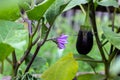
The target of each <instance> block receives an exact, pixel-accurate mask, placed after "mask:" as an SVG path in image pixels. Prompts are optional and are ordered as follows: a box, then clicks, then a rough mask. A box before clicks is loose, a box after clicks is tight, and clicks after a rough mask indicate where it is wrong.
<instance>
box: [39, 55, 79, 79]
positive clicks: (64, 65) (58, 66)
mask: <svg viewBox="0 0 120 80" xmlns="http://www.w3.org/2000/svg"><path fill="white" fill-rule="evenodd" d="M77 70H78V63H77V62H76V61H75V59H74V58H73V55H72V54H71V53H70V54H68V55H66V56H64V57H62V58H61V59H60V60H58V61H57V62H56V63H55V64H54V65H53V66H51V67H50V68H49V69H48V70H47V71H45V72H44V73H43V75H42V77H41V78H42V79H43V80H72V79H73V78H74V77H75V75H76V72H77Z"/></svg>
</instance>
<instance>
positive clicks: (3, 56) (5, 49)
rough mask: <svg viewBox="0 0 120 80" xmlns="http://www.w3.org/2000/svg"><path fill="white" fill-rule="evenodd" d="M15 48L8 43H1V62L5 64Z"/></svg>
mask: <svg viewBox="0 0 120 80" xmlns="http://www.w3.org/2000/svg"><path fill="white" fill-rule="evenodd" d="M13 50H14V48H12V47H11V46H10V45H8V44H6V43H0V61H1V62H3V61H4V59H6V57H7V56H8V55H9V54H10V53H12V52H13Z"/></svg>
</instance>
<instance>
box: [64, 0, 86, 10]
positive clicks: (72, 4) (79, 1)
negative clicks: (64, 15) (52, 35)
mask: <svg viewBox="0 0 120 80" xmlns="http://www.w3.org/2000/svg"><path fill="white" fill-rule="evenodd" d="M86 3H88V0H71V1H70V3H69V4H68V5H67V6H66V8H65V9H64V11H67V10H69V9H71V8H73V7H75V6H77V5H78V6H79V5H80V4H86Z"/></svg>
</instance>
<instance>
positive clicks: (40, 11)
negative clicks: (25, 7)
mask: <svg viewBox="0 0 120 80" xmlns="http://www.w3.org/2000/svg"><path fill="white" fill-rule="evenodd" d="M54 1H55V0H45V1H43V2H42V3H41V4H39V5H38V6H36V7H35V8H34V9H32V10H29V11H28V12H27V15H28V17H29V19H31V20H39V19H40V18H41V17H43V15H44V13H45V12H46V10H47V9H48V8H49V7H50V6H51V4H52V3H53V2H54Z"/></svg>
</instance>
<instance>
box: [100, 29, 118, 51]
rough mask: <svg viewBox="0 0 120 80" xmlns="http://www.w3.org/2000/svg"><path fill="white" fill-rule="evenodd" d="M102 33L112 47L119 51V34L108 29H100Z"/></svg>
mask: <svg viewBox="0 0 120 80" xmlns="http://www.w3.org/2000/svg"><path fill="white" fill-rule="evenodd" d="M102 29H103V33H104V35H105V37H106V38H107V40H108V41H109V42H110V43H111V44H112V45H114V46H115V47H116V48H118V49H120V34H117V33H115V32H113V31H112V30H111V28H108V27H102Z"/></svg>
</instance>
